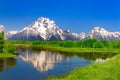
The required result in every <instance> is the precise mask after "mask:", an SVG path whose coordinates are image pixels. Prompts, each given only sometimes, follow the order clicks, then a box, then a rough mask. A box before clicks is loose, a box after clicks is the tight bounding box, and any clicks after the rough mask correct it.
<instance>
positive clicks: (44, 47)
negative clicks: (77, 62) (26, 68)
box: [15, 44, 120, 53]
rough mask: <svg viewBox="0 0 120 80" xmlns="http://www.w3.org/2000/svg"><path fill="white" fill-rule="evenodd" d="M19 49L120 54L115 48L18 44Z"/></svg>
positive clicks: (119, 50)
mask: <svg viewBox="0 0 120 80" xmlns="http://www.w3.org/2000/svg"><path fill="white" fill-rule="evenodd" d="M15 46H16V47H19V48H33V49H36V50H50V51H59V52H65V53H81V52H107V53H111V52H112V53H120V49H113V48H64V47H52V46H46V45H45V46H43V45H42V46H40V45H35V46H33V45H29V44H17V45H15Z"/></svg>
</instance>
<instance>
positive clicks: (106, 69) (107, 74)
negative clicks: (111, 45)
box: [47, 55, 120, 80]
mask: <svg viewBox="0 0 120 80" xmlns="http://www.w3.org/2000/svg"><path fill="white" fill-rule="evenodd" d="M119 79H120V55H116V56H114V57H113V58H112V59H110V60H109V61H107V62H104V63H101V64H100V63H93V64H91V65H89V66H86V67H83V68H76V69H75V70H73V71H72V72H70V73H69V74H65V75H63V76H59V77H55V76H50V77H48V78H47V80H119Z"/></svg>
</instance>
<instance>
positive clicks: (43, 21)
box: [0, 17, 120, 41]
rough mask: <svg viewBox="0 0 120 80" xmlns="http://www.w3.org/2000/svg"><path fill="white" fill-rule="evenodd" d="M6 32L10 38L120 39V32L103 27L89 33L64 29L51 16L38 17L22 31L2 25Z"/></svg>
mask: <svg viewBox="0 0 120 80" xmlns="http://www.w3.org/2000/svg"><path fill="white" fill-rule="evenodd" d="M1 31H3V32H4V33H5V38H6V39H9V40H43V41H50V40H57V41H61V40H74V41H76V40H84V39H89V38H95V39H98V40H108V41H111V40H120V32H109V31H107V30H105V29H104V28H101V27H94V28H93V29H92V30H91V31H90V32H89V33H88V34H87V33H85V32H82V33H80V34H77V33H74V32H72V31H71V30H62V29H60V28H59V27H58V26H57V24H56V23H55V22H54V21H53V20H50V19H49V18H44V17H41V18H38V19H37V20H36V21H35V22H33V23H32V24H30V25H28V26H27V27H25V28H23V29H22V30H20V31H7V30H6V29H5V28H4V26H3V25H0V32H1Z"/></svg>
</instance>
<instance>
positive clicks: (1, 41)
mask: <svg viewBox="0 0 120 80" xmlns="http://www.w3.org/2000/svg"><path fill="white" fill-rule="evenodd" d="M3 49H4V32H1V33H0V53H2V52H3Z"/></svg>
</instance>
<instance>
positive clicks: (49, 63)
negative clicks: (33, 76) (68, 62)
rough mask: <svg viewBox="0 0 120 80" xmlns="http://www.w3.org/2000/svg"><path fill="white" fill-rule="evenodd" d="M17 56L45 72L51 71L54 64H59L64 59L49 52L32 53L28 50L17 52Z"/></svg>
mask: <svg viewBox="0 0 120 80" xmlns="http://www.w3.org/2000/svg"><path fill="white" fill-rule="evenodd" d="M18 53H19V56H20V57H21V58H22V59H23V60H24V61H26V62H28V63H30V64H32V65H33V66H34V67H35V68H36V69H37V70H39V71H47V70H49V69H53V67H54V65H55V63H59V62H60V61H61V60H62V59H66V58H65V57H64V56H63V55H61V54H58V53H51V52H49V51H41V52H32V51H30V50H29V49H26V50H24V51H22V50H20V49H19V50H18Z"/></svg>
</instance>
